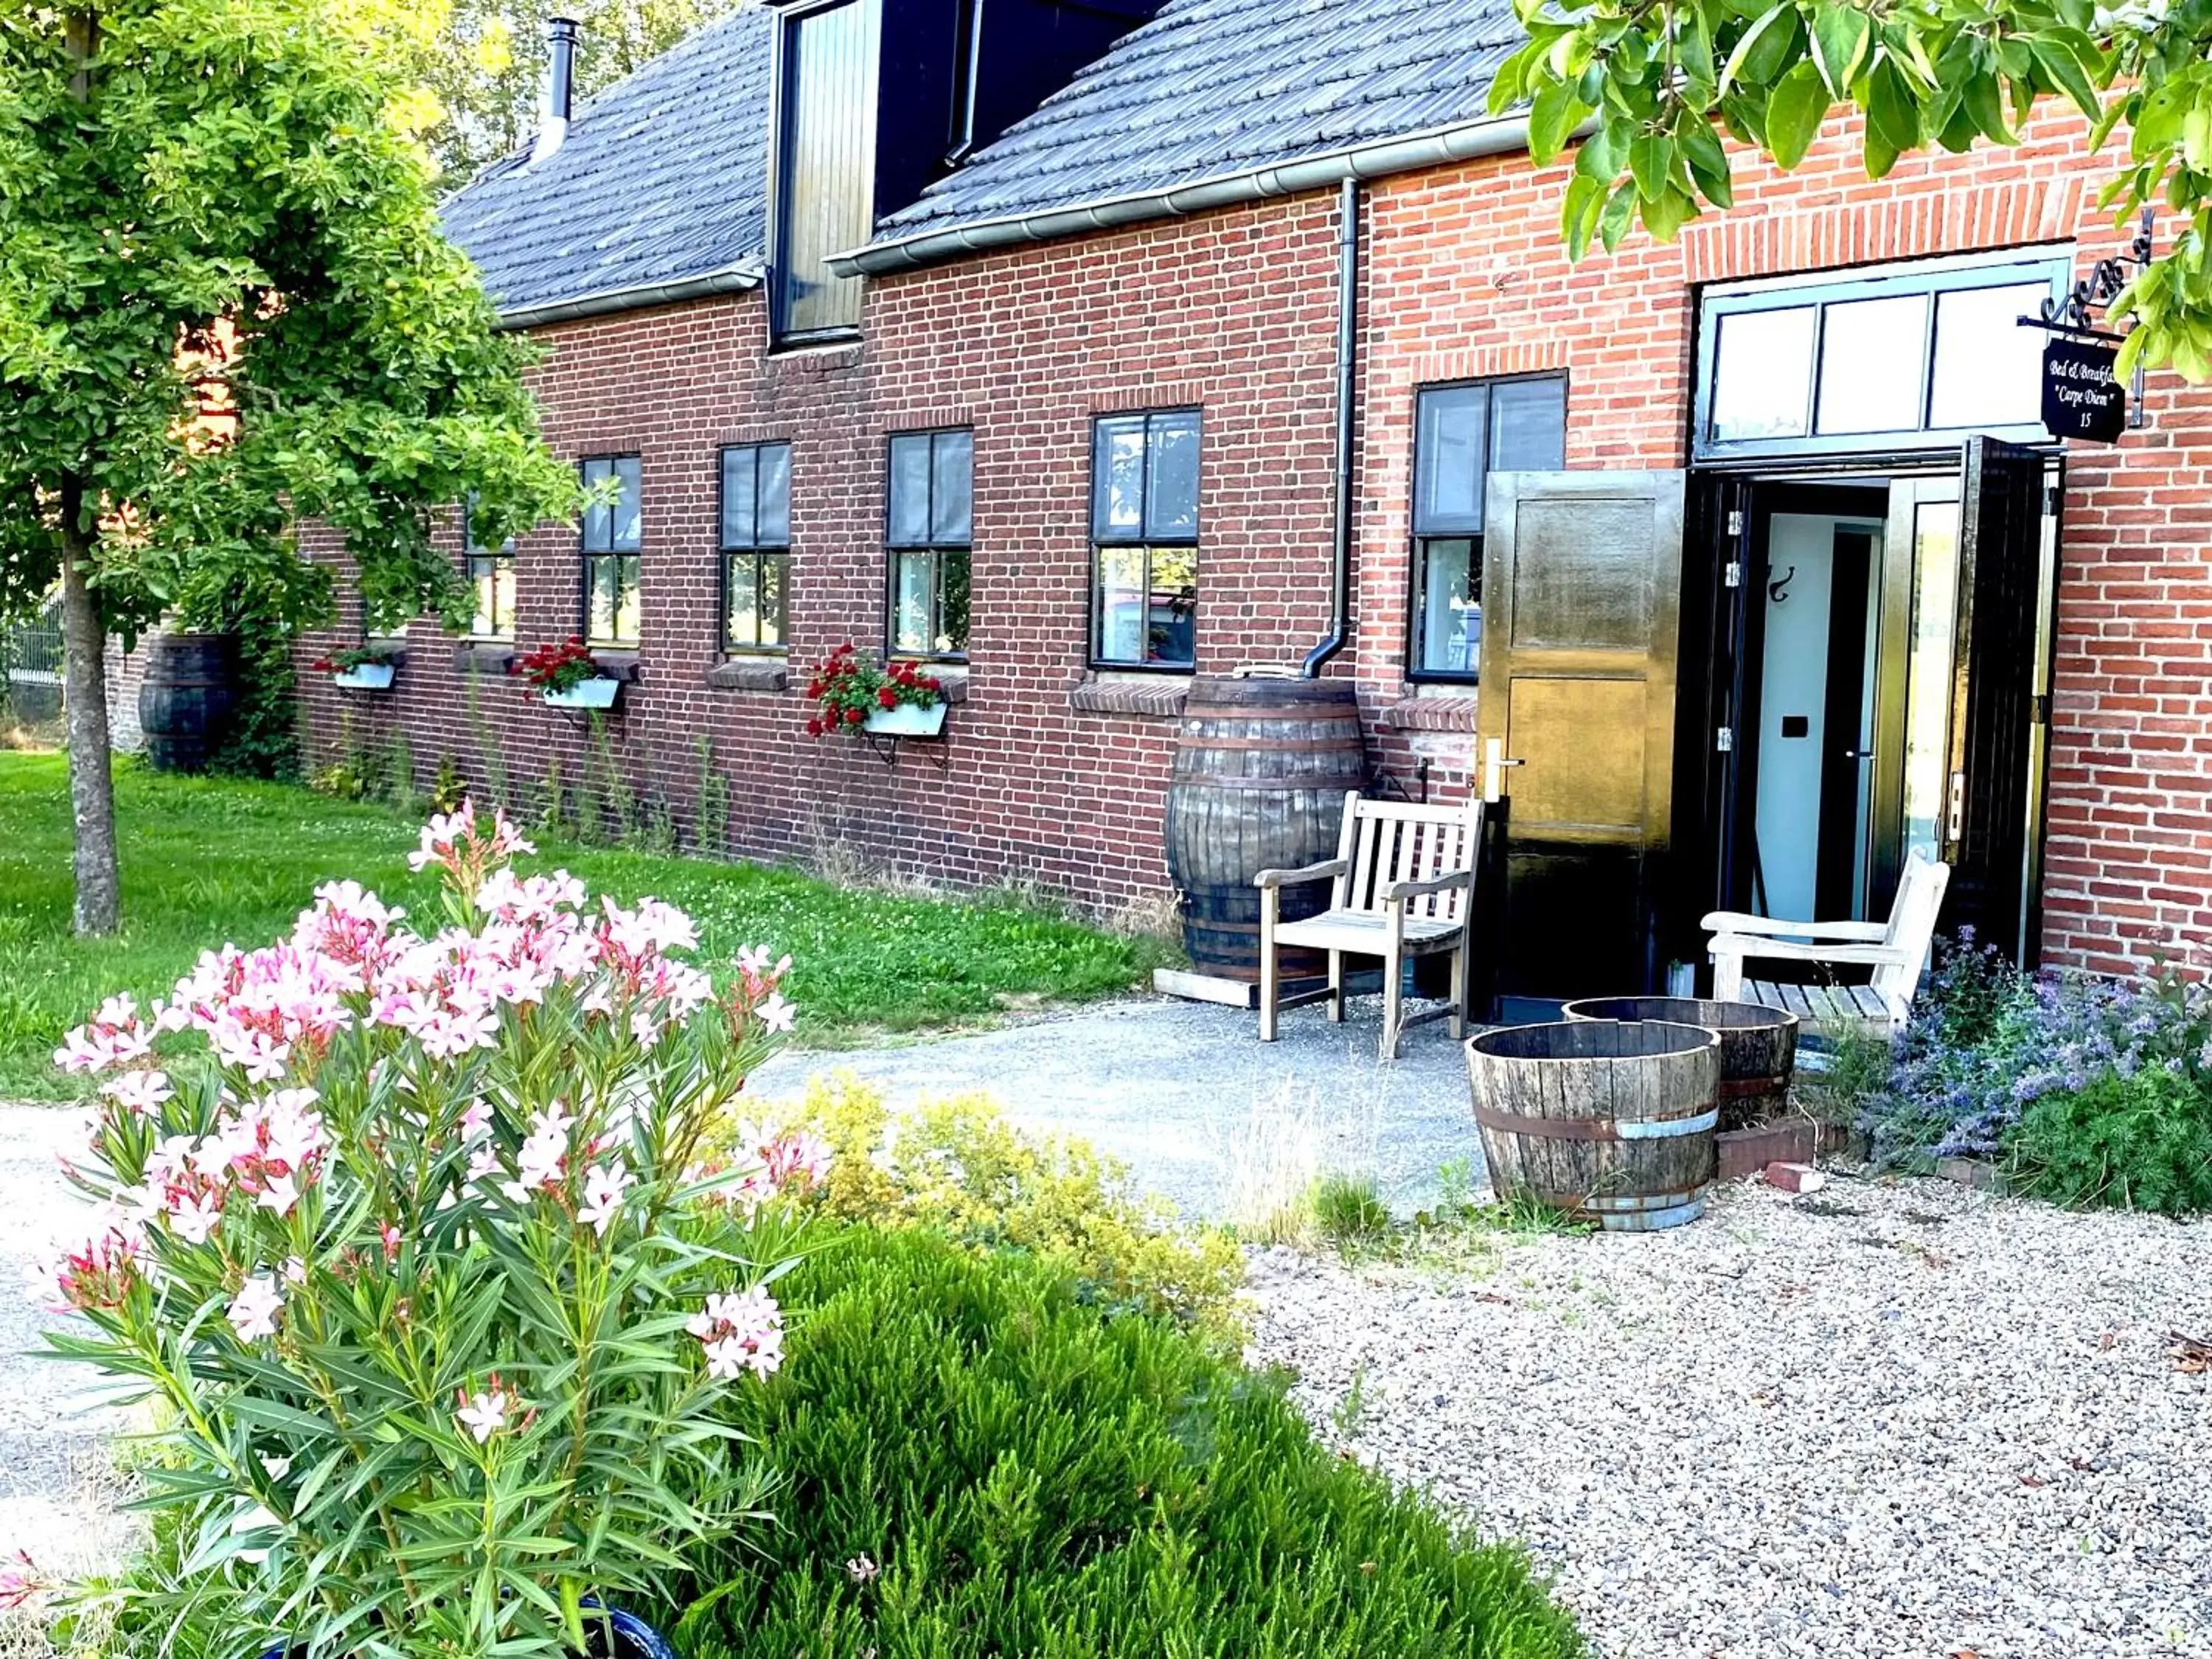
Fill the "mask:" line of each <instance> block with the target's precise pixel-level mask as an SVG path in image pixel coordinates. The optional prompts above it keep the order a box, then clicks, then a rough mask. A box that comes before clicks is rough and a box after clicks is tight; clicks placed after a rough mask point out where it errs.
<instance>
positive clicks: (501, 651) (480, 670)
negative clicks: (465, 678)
mask: <svg viewBox="0 0 2212 1659" xmlns="http://www.w3.org/2000/svg"><path fill="white" fill-rule="evenodd" d="M453 671H454V672H455V673H456V674H511V673H513V671H514V647H513V646H511V645H508V644H507V643H506V642H505V641H501V640H466V641H463V642H462V643H460V644H459V645H457V646H455V647H453Z"/></svg>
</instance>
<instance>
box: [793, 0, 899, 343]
mask: <svg viewBox="0 0 2212 1659" xmlns="http://www.w3.org/2000/svg"><path fill="white" fill-rule="evenodd" d="M848 8H849V9H853V10H854V14H855V15H856V16H858V17H859V19H860V27H861V28H862V29H864V30H865V31H866V35H867V46H866V51H867V62H866V66H865V68H864V70H863V71H862V89H861V98H860V102H861V105H862V106H863V107H862V108H861V109H860V110H859V111H857V112H854V114H855V117H856V118H858V119H859V120H860V122H861V123H862V132H861V139H860V142H861V145H862V149H863V151H864V153H865V155H864V160H865V164H866V168H867V174H868V176H867V179H866V181H865V185H864V190H865V192H866V209H867V216H868V221H869V223H870V224H871V225H872V223H873V222H874V216H875V188H876V177H875V173H876V167H875V159H876V158H875V148H876V139H877V129H876V105H877V102H878V85H879V78H880V76H881V75H882V72H883V58H882V49H883V30H884V16H883V5H882V0H811V3H807V4H803V5H799V4H786V5H783V6H781V8H778V9H777V10H778V15H777V17H776V20H775V62H774V64H773V66H772V70H771V73H772V80H771V82H770V84H771V86H772V88H773V93H772V95H771V99H770V104H771V108H770V116H769V118H770V121H771V123H772V125H771V126H770V129H769V181H768V183H769V189H768V203H769V212H768V226H767V230H768V235H767V241H768V267H769V275H768V294H769V348H770V349H771V350H775V349H782V348H784V347H787V346H789V347H805V346H811V345H822V344H826V343H836V342H840V341H847V340H854V339H858V338H859V337H860V323H861V319H862V316H863V314H864V313H863V309H862V308H863V307H864V305H865V303H866V301H865V291H866V290H865V284H866V278H865V277H862V276H858V275H855V276H842V277H840V276H834V274H833V276H832V280H834V281H836V282H837V283H842V284H844V285H845V286H844V288H843V289H841V291H842V292H847V293H849V294H850V295H852V304H851V310H852V313H853V315H852V319H851V320H850V321H839V322H835V323H829V324H823V325H814V326H810V327H802V328H794V327H793V326H792V325H791V320H790V319H791V313H792V308H793V302H794V301H795V300H796V298H797V297H798V296H797V295H795V294H794V293H793V283H792V276H791V262H790V245H791V241H792V232H791V218H792V215H793V210H794V204H793V201H792V184H793V178H794V176H795V175H796V173H797V172H798V167H797V164H796V162H795V161H794V158H793V149H794V142H793V141H794V131H793V117H794V115H795V113H796V111H797V107H798V100H797V98H796V96H795V95H794V82H795V80H796V77H797V73H798V70H799V52H798V50H797V49H796V48H795V46H794V45H793V43H794V41H795V40H796V39H797V37H798V35H799V33H800V32H801V31H803V30H804V29H805V27H806V25H807V24H809V23H810V22H813V21H817V20H818V19H820V18H822V17H823V16H824V15H827V14H829V13H832V12H836V11H842V10H845V9H848ZM866 240H867V234H866V232H865V231H864V232H863V233H862V234H860V235H858V236H857V237H856V238H855V241H856V243H857V242H864V241H866Z"/></svg>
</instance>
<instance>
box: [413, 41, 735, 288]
mask: <svg viewBox="0 0 2212 1659" xmlns="http://www.w3.org/2000/svg"><path fill="white" fill-rule="evenodd" d="M771 22H772V18H771V15H770V14H769V12H767V11H766V10H764V9H763V8H761V7H760V6H758V5H757V4H749V5H746V6H744V8H743V9H741V10H739V11H738V13H737V14H736V15H733V16H731V17H729V18H726V19H724V20H723V21H720V22H718V23H713V24H710V25H708V27H705V28H703V29H702V30H700V31H699V32H698V33H696V34H694V35H692V36H691V37H690V39H688V40H685V41H684V42H683V44H681V45H680V46H677V47H676V48H675V49H674V50H673V51H671V52H667V53H665V54H664V55H663V56H661V57H659V58H655V59H654V60H653V62H652V63H650V64H647V65H646V66H645V67H644V68H643V69H641V70H639V71H638V72H637V73H636V74H635V75H633V76H630V77H629V79H628V80H626V81H623V82H620V83H619V84H617V85H616V86H613V87H611V88H608V89H607V90H606V91H605V92H604V93H602V94H600V95H599V97H597V98H595V99H593V100H592V101H591V102H589V103H588V104H586V105H584V106H582V107H581V108H580V110H579V111H578V112H576V116H575V118H574V120H573V121H571V122H570V124H569V127H568V138H567V140H566V142H565V143H562V146H561V147H560V149H557V150H556V151H555V152H554V153H553V154H552V155H550V156H549V157H547V158H546V160H545V161H544V162H542V163H541V164H539V165H538V166H536V167H532V166H530V165H529V155H528V152H527V151H525V152H523V153H521V154H520V155H511V156H509V157H507V159H506V160H505V161H497V162H495V163H494V164H493V165H492V166H490V167H487V168H485V169H484V171H483V173H479V174H477V177H476V178H475V179H472V180H471V181H470V182H469V184H468V185H465V186H464V187H463V188H462V189H461V190H459V191H457V192H456V193H455V194H454V195H453V196H452V197H449V198H448V199H447V202H446V204H445V207H444V209H443V210H442V217H443V220H444V222H445V227H446V234H447V235H448V236H450V237H452V238H453V240H454V241H455V242H457V243H459V245H460V246H461V247H462V248H463V249H464V250H465V251H466V252H467V253H468V254H469V257H470V258H472V259H474V260H475V261H476V263H477V267H478V268H479V269H480V270H482V271H483V276H484V283H485V286H486V288H487V289H489V290H490V293H491V295H492V297H493V299H494V300H495V301H497V302H498V305H499V308H500V310H501V313H506V314H507V315H508V316H509V317H510V318H511V317H513V315H514V313H527V312H532V311H536V310H541V309H543V308H544V307H549V306H553V305H556V304H560V303H562V302H564V301H576V300H584V299H591V298H596V297H599V296H607V295H615V294H619V293H624V292H628V291H630V290H635V289H658V288H663V287H672V286H675V285H678V284H681V283H688V282H696V281H697V280H699V279H702V278H705V277H708V276H717V275H720V274H722V273H726V272H728V271H731V270H733V269H735V268H738V267H741V266H750V268H751V269H752V270H755V271H757V270H758V268H759V265H760V264H761V260H762V255H763V247H764V246H765V227H766V224H767V212H766V207H765V202H766V196H767V170H768V94H769V46H770V42H771V40H772V32H771V27H770V25H771ZM585 49H586V51H588V50H590V47H589V45H588V43H586V48H585Z"/></svg>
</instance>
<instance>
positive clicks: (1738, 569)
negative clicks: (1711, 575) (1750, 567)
mask: <svg viewBox="0 0 2212 1659" xmlns="http://www.w3.org/2000/svg"><path fill="white" fill-rule="evenodd" d="M1721 580H1722V583H1723V586H1729V587H1741V586H1743V562H1742V561H1741V559H1730V560H1729V562H1728V568H1726V569H1725V570H1723V571H1722V572H1721Z"/></svg>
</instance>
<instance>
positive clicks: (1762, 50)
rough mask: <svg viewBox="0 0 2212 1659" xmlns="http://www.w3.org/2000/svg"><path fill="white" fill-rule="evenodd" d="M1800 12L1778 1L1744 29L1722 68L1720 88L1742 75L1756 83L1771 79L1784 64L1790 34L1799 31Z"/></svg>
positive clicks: (1732, 82)
mask: <svg viewBox="0 0 2212 1659" xmlns="http://www.w3.org/2000/svg"><path fill="white" fill-rule="evenodd" d="M1796 28H1797V13H1796V9H1794V8H1793V7H1790V6H1789V5H1785V4H1775V5H1772V6H1770V7H1769V9H1767V10H1766V11H1765V12H1764V13H1762V14H1761V15H1760V16H1759V20H1758V21H1756V22H1754V23H1753V24H1752V26H1751V27H1749V28H1747V29H1746V30H1745V31H1744V32H1743V38H1742V39H1741V40H1738V41H1737V42H1736V43H1735V51H1734V52H1730V53H1729V58H1728V62H1727V64H1724V65H1723V67H1722V69H1721V79H1720V89H1721V90H1722V91H1723V92H1726V91H1728V90H1729V88H1731V87H1733V86H1734V85H1735V82H1736V79H1737V77H1738V76H1742V77H1743V78H1744V79H1746V80H1747V81H1749V82H1752V84H1753V85H1754V86H1756V85H1759V84H1763V83H1764V82H1766V81H1767V80H1769V79H1771V77H1772V76H1773V73H1774V71H1775V70H1777V69H1778V68H1780V67H1781V58H1782V57H1783V55H1784V53H1786V52H1788V51H1789V50H1790V36H1791V35H1792V34H1794V33H1796Z"/></svg>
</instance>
